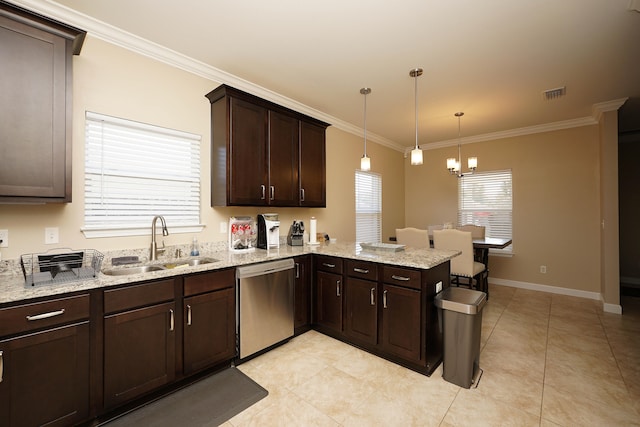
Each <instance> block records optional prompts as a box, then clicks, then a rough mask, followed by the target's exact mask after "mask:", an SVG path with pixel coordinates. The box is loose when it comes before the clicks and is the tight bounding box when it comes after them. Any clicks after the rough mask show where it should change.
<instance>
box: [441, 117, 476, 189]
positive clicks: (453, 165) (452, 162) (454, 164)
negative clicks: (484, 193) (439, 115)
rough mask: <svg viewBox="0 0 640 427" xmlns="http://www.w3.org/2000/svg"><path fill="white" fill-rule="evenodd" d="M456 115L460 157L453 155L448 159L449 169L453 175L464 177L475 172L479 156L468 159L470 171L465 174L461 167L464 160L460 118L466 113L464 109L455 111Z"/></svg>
mask: <svg viewBox="0 0 640 427" xmlns="http://www.w3.org/2000/svg"><path fill="white" fill-rule="evenodd" d="M454 116H456V117H457V118H458V158H457V159H455V158H453V157H450V158H448V159H447V169H448V170H449V173H450V174H451V175H455V176H457V177H458V178H462V177H463V176H464V175H471V174H472V173H473V172H475V170H476V168H477V167H478V158H477V157H469V158H468V159H467V167H468V168H469V172H467V173H465V174H463V173H462V171H461V169H462V161H461V159H462V158H461V156H460V151H461V150H460V146H461V144H460V118H461V117H462V116H464V113H463V112H462V111H460V112H458V113H455V114H454Z"/></svg>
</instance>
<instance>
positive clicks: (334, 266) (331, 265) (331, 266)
mask: <svg viewBox="0 0 640 427" xmlns="http://www.w3.org/2000/svg"><path fill="white" fill-rule="evenodd" d="M322 265H324V266H325V267H329V268H336V265H335V264H329V263H326V262H323V263H322Z"/></svg>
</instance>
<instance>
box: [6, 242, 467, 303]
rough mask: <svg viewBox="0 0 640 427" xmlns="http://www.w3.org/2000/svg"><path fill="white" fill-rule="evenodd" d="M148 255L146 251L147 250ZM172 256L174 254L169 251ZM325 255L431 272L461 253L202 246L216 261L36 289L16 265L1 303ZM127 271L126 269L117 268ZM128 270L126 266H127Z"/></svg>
mask: <svg viewBox="0 0 640 427" xmlns="http://www.w3.org/2000/svg"><path fill="white" fill-rule="evenodd" d="M134 252H140V251H134V250H131V251H121V252H117V253H115V252H114V253H111V254H107V255H106V256H105V260H104V261H103V263H102V270H103V271H104V270H107V269H111V268H112V265H111V258H112V257H116V256H124V255H130V254H132V253H134ZM145 252H146V251H145ZM168 253H173V252H172V251H168ZM310 253H316V254H323V255H330V256H336V257H340V258H348V259H357V260H364V261H371V262H376V263H381V264H390V265H397V266H402V267H413V268H419V269H429V268H432V267H435V266H437V265H439V264H442V263H443V262H445V261H447V260H449V259H451V258H453V257H454V256H457V255H458V254H459V252H457V251H445V250H437V249H415V248H406V249H405V250H404V251H399V252H390V251H380V250H375V251H369V250H363V249H362V248H361V247H360V245H359V244H357V243H352V242H350V243H329V242H327V243H321V244H319V245H314V246H311V245H304V246H288V245H286V244H284V245H282V244H281V246H280V247H279V248H277V249H269V250H264V249H255V250H254V251H252V252H243V253H235V252H233V251H230V250H228V249H226V248H225V247H224V246H223V245H217V246H216V245H208V246H207V245H205V246H204V247H201V251H200V256H199V257H198V258H214V259H215V260H217V261H216V262H212V263H207V264H201V265H197V266H192V267H183V268H176V269H166V270H157V271H151V272H146V273H139V274H130V275H120V276H110V275H106V274H103V273H101V274H99V275H98V276H97V277H96V278H91V279H88V280H76V281H73V282H66V283H60V284H40V285H38V284H36V285H35V286H31V285H27V284H25V280H24V276H23V275H22V271H21V269H20V267H19V263H18V262H15V263H14V264H15V265H13V267H12V268H9V267H6V265H9V264H6V265H5V268H4V270H3V271H0V304H5V303H11V302H17V301H26V300H29V299H33V298H41V297H47V296H53V295H60V294H66V293H70V292H78V291H84V290H90V289H96V288H107V287H110V286H115V285H122V284H125V283H136V282H142V281H147V280H154V279H159V278H164V277H173V276H180V275H184V274H191V273H196V272H203V271H215V270H220V269H223V268H228V267H237V266H241V265H248V264H255V263H259V262H265V261H270V260H277V259H283V258H291V257H294V256H298V255H304V254H310ZM190 258H191V257H182V258H179V259H176V258H171V257H166V258H165V257H160V259H159V260H158V261H152V262H149V261H146V259H145V258H144V257H141V260H142V262H141V263H140V264H138V265H147V264H156V263H157V264H165V263H170V262H175V261H178V262H179V261H184V260H188V259H190ZM116 268H123V267H116ZM125 268H126V267H125Z"/></svg>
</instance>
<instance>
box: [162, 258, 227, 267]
mask: <svg viewBox="0 0 640 427" xmlns="http://www.w3.org/2000/svg"><path fill="white" fill-rule="evenodd" d="M218 261H219V260H217V259H215V258H193V259H186V260H176V261H175V262H168V263H165V264H163V266H164V267H165V268H180V267H194V266H196V265H203V264H211V263H213V262H218Z"/></svg>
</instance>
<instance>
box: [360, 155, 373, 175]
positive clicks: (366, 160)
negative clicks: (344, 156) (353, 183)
mask: <svg viewBox="0 0 640 427" xmlns="http://www.w3.org/2000/svg"><path fill="white" fill-rule="evenodd" d="M360 170H362V171H368V170H371V158H370V157H367V155H366V154H365V155H364V156H362V158H361V159H360Z"/></svg>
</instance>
